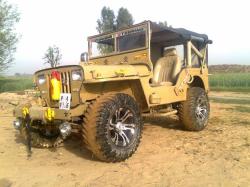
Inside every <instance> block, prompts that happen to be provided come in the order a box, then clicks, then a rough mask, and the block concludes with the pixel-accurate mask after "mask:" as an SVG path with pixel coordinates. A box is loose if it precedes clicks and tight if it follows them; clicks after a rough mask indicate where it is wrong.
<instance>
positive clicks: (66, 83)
mask: <svg viewBox="0 0 250 187" xmlns="http://www.w3.org/2000/svg"><path fill="white" fill-rule="evenodd" d="M61 82H62V93H71V86H70V72H61Z"/></svg>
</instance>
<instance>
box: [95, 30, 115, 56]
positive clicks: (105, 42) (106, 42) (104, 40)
mask: <svg viewBox="0 0 250 187" xmlns="http://www.w3.org/2000/svg"><path fill="white" fill-rule="evenodd" d="M114 51H115V39H114V35H108V36H103V37H99V38H94V39H92V40H91V56H92V57H96V56H104V55H108V54H110V53H113V52H114Z"/></svg>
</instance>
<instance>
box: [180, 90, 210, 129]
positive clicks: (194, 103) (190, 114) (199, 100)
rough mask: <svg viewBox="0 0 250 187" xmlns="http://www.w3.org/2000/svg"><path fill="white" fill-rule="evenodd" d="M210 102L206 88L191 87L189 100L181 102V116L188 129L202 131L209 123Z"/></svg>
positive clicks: (188, 95) (188, 92) (188, 94)
mask: <svg viewBox="0 0 250 187" xmlns="http://www.w3.org/2000/svg"><path fill="white" fill-rule="evenodd" d="M209 113H210V104H209V99H208V96H207V94H206V92H205V90H204V89H202V88H199V87H192V88H189V89H188V91H187V100H186V101H184V102H181V103H180V106H179V117H180V121H181V122H182V123H183V125H184V127H185V128H186V129H187V130H191V131H200V130H203V129H204V128H205V127H206V125H207V124H208V118H209Z"/></svg>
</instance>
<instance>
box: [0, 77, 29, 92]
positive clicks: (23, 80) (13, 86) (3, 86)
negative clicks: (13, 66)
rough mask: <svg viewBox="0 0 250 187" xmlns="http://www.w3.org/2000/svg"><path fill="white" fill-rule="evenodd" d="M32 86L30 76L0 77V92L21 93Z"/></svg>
mask: <svg viewBox="0 0 250 187" xmlns="http://www.w3.org/2000/svg"><path fill="white" fill-rule="evenodd" d="M32 85H33V82H32V76H8V77H0V92H10V91H23V90H25V89H31V88H32Z"/></svg>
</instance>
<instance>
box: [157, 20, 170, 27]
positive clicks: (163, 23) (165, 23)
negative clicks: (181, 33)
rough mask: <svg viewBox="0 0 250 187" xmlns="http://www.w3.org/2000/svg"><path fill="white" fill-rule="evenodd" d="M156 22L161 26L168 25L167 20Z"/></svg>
mask: <svg viewBox="0 0 250 187" xmlns="http://www.w3.org/2000/svg"><path fill="white" fill-rule="evenodd" d="M158 24H159V25H160V26H163V27H167V26H168V22H167V21H163V22H162V21H159V22H158Z"/></svg>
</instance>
